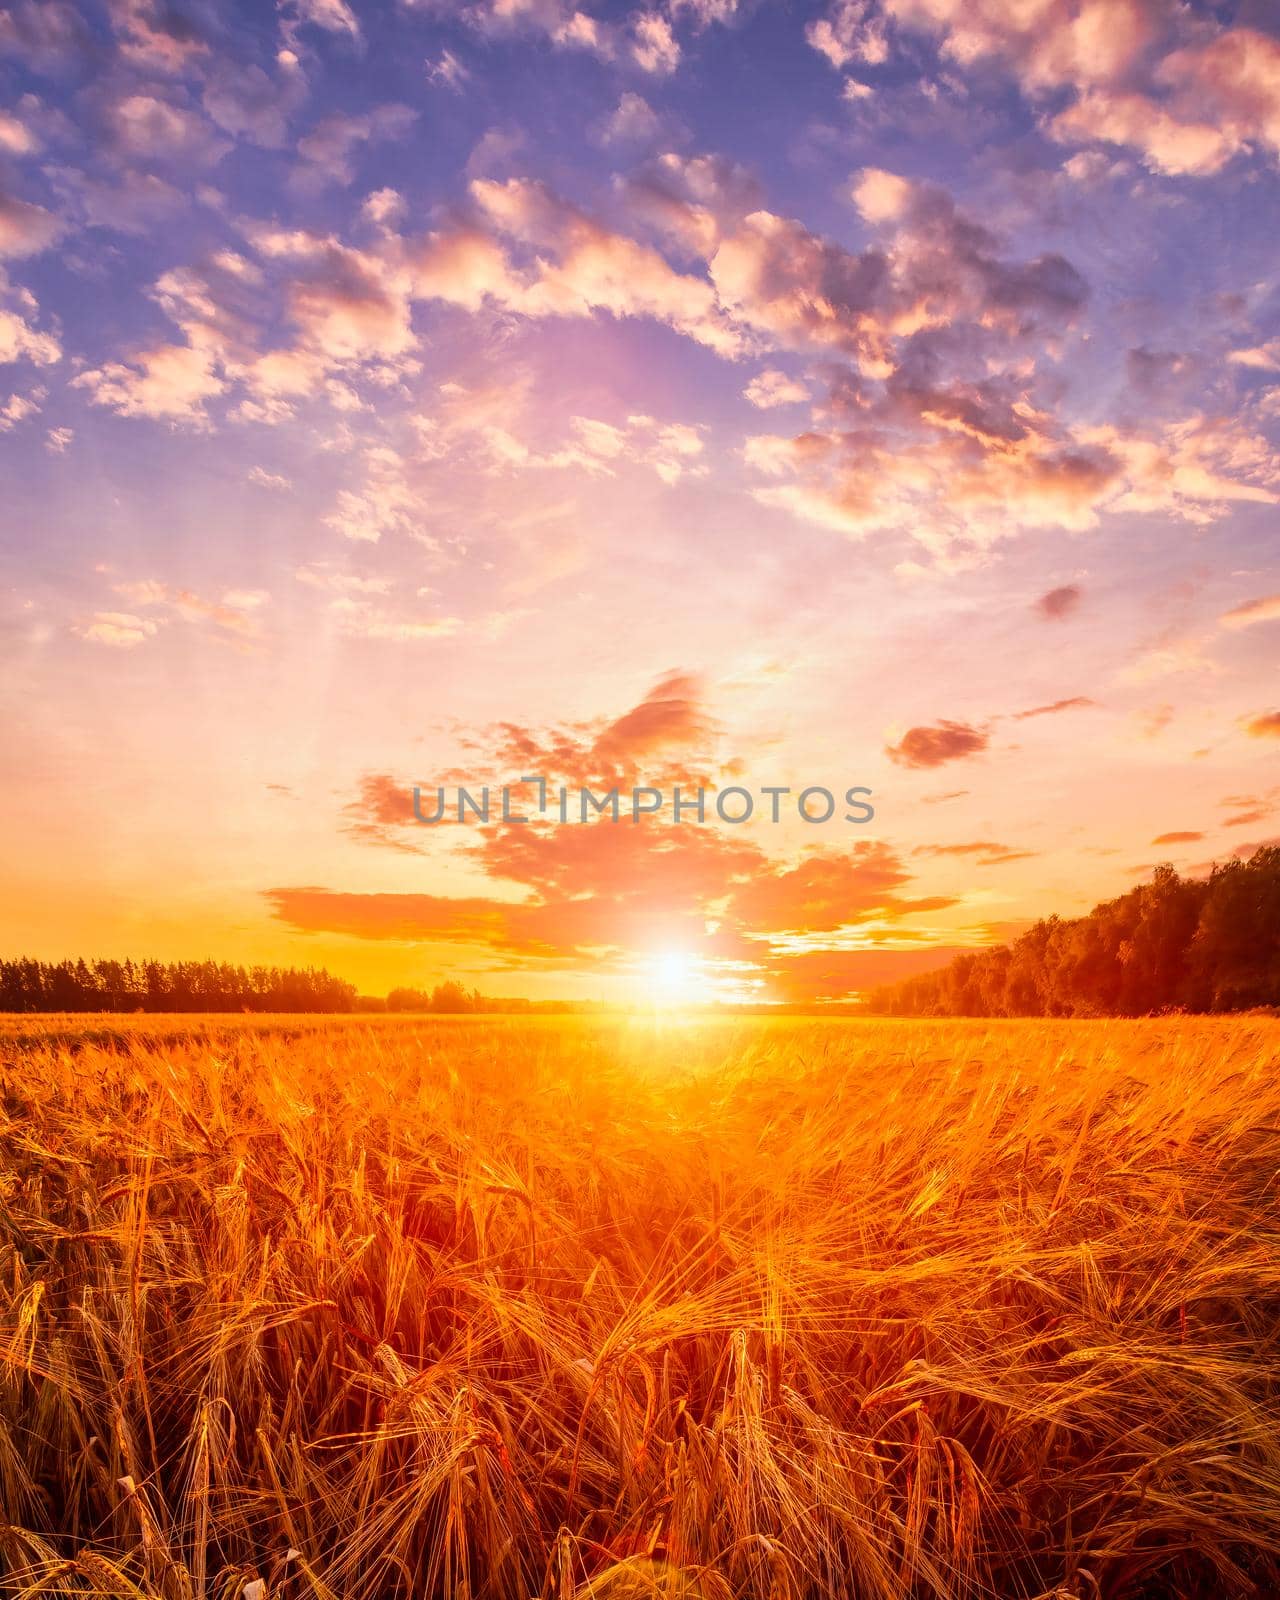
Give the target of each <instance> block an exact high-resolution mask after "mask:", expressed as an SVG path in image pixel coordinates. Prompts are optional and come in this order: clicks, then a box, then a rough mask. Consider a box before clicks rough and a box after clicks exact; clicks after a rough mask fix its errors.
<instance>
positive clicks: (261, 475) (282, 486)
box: [248, 467, 293, 493]
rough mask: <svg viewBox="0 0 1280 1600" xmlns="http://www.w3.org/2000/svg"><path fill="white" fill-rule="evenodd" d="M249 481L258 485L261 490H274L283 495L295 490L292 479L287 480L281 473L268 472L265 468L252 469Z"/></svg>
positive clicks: (250, 469)
mask: <svg viewBox="0 0 1280 1600" xmlns="http://www.w3.org/2000/svg"><path fill="white" fill-rule="evenodd" d="M248 479H249V482H250V483H256V484H257V486H258V487H259V488H260V489H272V490H274V491H275V492H276V493H283V492H284V491H285V490H287V489H292V488H293V480H292V478H286V477H285V476H284V474H283V473H280V472H268V471H267V469H266V468H265V467H250V468H249V473H248Z"/></svg>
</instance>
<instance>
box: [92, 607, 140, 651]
mask: <svg viewBox="0 0 1280 1600" xmlns="http://www.w3.org/2000/svg"><path fill="white" fill-rule="evenodd" d="M159 631H160V623H159V622H158V621H156V620H155V619H154V618H152V617H136V616H133V615H132V614H131V613H129V612H127V611H95V612H94V614H93V617H92V618H91V619H90V621H88V622H85V623H77V624H76V625H75V626H74V627H73V629H72V632H73V633H76V634H78V635H79V636H80V638H82V639H85V640H87V641H88V642H89V643H90V644H105V645H110V646H111V647H112V648H113V649H116V650H132V649H134V648H136V646H138V645H140V644H144V643H145V642H146V641H147V640H148V639H151V638H154V637H155V635H156V634H157V633H159Z"/></svg>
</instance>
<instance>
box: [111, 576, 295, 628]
mask: <svg viewBox="0 0 1280 1600" xmlns="http://www.w3.org/2000/svg"><path fill="white" fill-rule="evenodd" d="M114 588H115V592H116V593H117V594H118V595H119V596H120V597H121V599H123V600H126V601H128V602H129V603H130V604H131V605H133V606H134V607H135V609H136V610H138V611H140V612H141V611H152V610H158V611H162V612H164V613H165V614H166V617H165V618H164V619H162V620H167V619H170V618H177V619H178V620H180V621H183V622H192V623H201V624H204V623H208V624H209V625H211V626H212V627H213V628H215V629H216V630H218V631H219V632H221V633H223V634H231V635H234V636H235V637H236V638H238V639H240V640H242V641H248V640H253V639H257V638H258V637H259V636H260V635H261V632H262V629H261V625H260V623H259V620H258V616H257V613H258V612H259V611H260V610H261V608H262V607H263V606H265V605H266V603H267V601H268V600H269V599H270V598H271V597H270V595H268V594H267V593H266V592H265V591H263V590H258V589H253V590H239V591H234V590H233V591H231V592H229V593H227V594H224V595H223V596H222V598H221V600H206V599H204V598H202V597H201V596H200V595H198V594H196V593H194V591H192V590H191V589H187V588H182V587H177V586H175V585H173V584H169V583H165V582H163V581H162V580H161V579H158V578H141V579H136V580H131V581H128V582H124V583H117V584H115V585H114ZM134 620H135V621H136V620H137V619H136V618H135V619H134ZM143 626H145V627H146V629H147V631H148V636H149V635H150V634H153V633H154V632H155V631H156V627H157V626H158V624H157V623H156V621H155V619H154V618H152V617H148V618H147V619H146V621H145V623H144V624H143ZM86 637H87V635H86ZM129 642H140V641H129Z"/></svg>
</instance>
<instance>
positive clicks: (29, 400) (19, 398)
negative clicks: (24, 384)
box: [0, 394, 40, 433]
mask: <svg viewBox="0 0 1280 1600" xmlns="http://www.w3.org/2000/svg"><path fill="white" fill-rule="evenodd" d="M39 412H40V402H39V401H38V400H37V399H35V398H34V396H31V395H23V394H11V395H10V396H9V398H8V399H7V400H6V401H5V403H4V404H3V405H2V406H0V433H10V432H12V430H13V429H14V428H16V427H17V426H18V424H19V423H20V422H26V421H27V419H28V418H29V417H34V416H38V415H39Z"/></svg>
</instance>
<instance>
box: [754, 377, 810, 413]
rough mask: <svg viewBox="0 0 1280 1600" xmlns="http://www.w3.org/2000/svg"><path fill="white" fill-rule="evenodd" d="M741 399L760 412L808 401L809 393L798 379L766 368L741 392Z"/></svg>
mask: <svg viewBox="0 0 1280 1600" xmlns="http://www.w3.org/2000/svg"><path fill="white" fill-rule="evenodd" d="M742 393H743V397H744V399H746V400H749V401H750V402H751V404H752V405H753V406H756V407H758V408H759V409H760V410H761V411H764V410H768V409H769V408H770V407H772V406H788V405H796V404H798V403H799V402H800V401H802V400H807V399H809V391H808V389H806V388H805V386H804V384H803V383H801V382H800V380H799V379H798V378H791V377H788V376H787V374H786V373H785V372H779V371H778V369H777V368H776V367H766V368H765V369H764V371H763V372H758V373H757V374H756V375H755V377H754V378H752V380H751V382H750V383H749V384H748V385H747V387H746V388H745V389H744V390H743V391H742Z"/></svg>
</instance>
